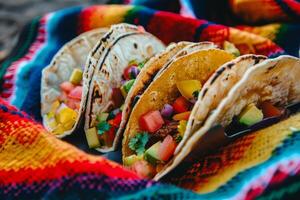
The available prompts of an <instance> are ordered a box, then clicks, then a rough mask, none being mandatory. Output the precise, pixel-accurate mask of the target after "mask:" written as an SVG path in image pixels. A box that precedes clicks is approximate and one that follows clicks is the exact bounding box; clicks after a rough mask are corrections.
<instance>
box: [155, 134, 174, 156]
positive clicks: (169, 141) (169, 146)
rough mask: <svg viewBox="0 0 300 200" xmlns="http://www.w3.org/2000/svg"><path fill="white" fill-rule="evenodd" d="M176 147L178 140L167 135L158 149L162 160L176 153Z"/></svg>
mask: <svg viewBox="0 0 300 200" xmlns="http://www.w3.org/2000/svg"><path fill="white" fill-rule="evenodd" d="M175 149H176V142H175V141H174V139H173V138H172V136H170V135H168V136H167V137H165V139H164V141H163V142H162V143H161V145H160V147H159V149H158V155H159V157H160V160H162V161H168V160H169V159H170V158H171V156H172V155H173V154H174V151H175Z"/></svg>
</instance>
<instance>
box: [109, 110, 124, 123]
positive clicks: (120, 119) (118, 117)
mask: <svg viewBox="0 0 300 200" xmlns="http://www.w3.org/2000/svg"><path fill="white" fill-rule="evenodd" d="M121 121H122V112H119V113H118V114H117V115H116V116H115V117H114V118H113V119H111V120H109V121H108V123H109V124H110V125H112V126H114V127H119V126H120V124H121Z"/></svg>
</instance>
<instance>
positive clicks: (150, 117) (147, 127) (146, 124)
mask: <svg viewBox="0 0 300 200" xmlns="http://www.w3.org/2000/svg"><path fill="white" fill-rule="evenodd" d="M163 124H164V119H163V118H162V116H161V114H160V112H159V111H158V110H154V111H150V112H147V113H146V114H144V115H142V116H141V117H140V120H139V125H140V128H141V129H142V130H143V131H148V132H150V133H154V132H155V131H157V130H158V129H160V128H161V127H162V125H163Z"/></svg>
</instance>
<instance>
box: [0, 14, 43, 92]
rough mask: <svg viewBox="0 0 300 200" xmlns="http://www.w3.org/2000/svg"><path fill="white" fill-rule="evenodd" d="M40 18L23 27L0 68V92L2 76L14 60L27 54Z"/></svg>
mask: <svg viewBox="0 0 300 200" xmlns="http://www.w3.org/2000/svg"><path fill="white" fill-rule="evenodd" d="M40 19H41V17H36V18H34V19H33V20H32V21H31V22H30V23H29V24H28V25H27V26H25V27H24V29H23V31H22V33H21V35H20V36H19V39H18V42H17V44H16V45H15V47H14V49H13V50H12V52H11V54H10V55H9V57H8V58H7V59H6V60H5V61H4V62H3V63H2V65H1V66H0V91H1V90H2V83H3V76H4V74H5V73H6V70H7V68H8V67H9V66H10V65H11V64H12V63H13V62H15V61H16V60H18V59H20V58H22V57H23V56H24V55H25V54H26V53H27V52H28V49H29V48H30V46H31V45H32V43H33V42H34V41H35V39H36V37H37V30H38V27H39V22H40Z"/></svg>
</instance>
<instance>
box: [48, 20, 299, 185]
mask: <svg viewBox="0 0 300 200" xmlns="http://www.w3.org/2000/svg"><path fill="white" fill-rule="evenodd" d="M92 35H94V36H97V40H92V39H91V38H93V37H92ZM82 41H85V42H83V43H80V42H82ZM87 41H90V42H87ZM91 41H93V42H91ZM77 43H78V44H79V45H78V48H73V49H74V50H73V51H74V52H73V51H70V48H69V47H70V46H74V45H75V44H77ZM298 71H299V59H297V58H294V57H289V56H283V57H279V58H276V59H267V58H266V57H265V56H261V55H253V54H249V55H242V56H239V52H238V50H237V49H236V48H235V47H234V46H233V45H232V44H230V43H228V42H224V44H223V46H222V48H221V47H219V46H217V45H215V44H213V43H211V42H200V43H191V42H179V43H173V44H170V45H169V46H168V47H166V48H165V46H164V44H163V43H162V42H161V41H160V40H158V39H157V38H156V37H154V36H153V35H151V34H150V33H147V32H146V31H145V30H144V29H143V28H141V27H136V26H133V25H128V24H118V25H114V26H112V27H110V28H109V29H108V28H107V29H99V30H95V31H92V32H90V33H85V34H83V35H80V36H79V37H78V38H77V39H75V40H74V41H71V42H70V43H69V44H67V45H66V46H65V47H64V48H63V49H62V50H61V51H60V52H59V53H58V55H57V56H55V57H54V59H53V61H52V62H51V64H50V65H49V66H48V67H47V68H45V69H44V71H43V78H42V80H43V81H42V114H43V119H44V125H45V126H46V127H47V128H48V130H50V131H52V132H53V133H54V134H56V135H57V136H59V137H63V136H66V135H68V134H71V133H73V132H74V130H76V129H80V123H79V122H80V120H81V119H83V122H84V132H85V134H86V138H87V143H88V145H89V147H90V148H95V149H97V150H98V151H100V152H103V153H105V152H110V151H114V150H116V149H117V147H118V144H119V141H120V140H121V139H122V136H123V141H122V158H123V164H124V165H125V166H127V167H128V168H129V169H131V170H133V171H135V172H137V173H138V174H139V175H141V176H143V177H148V178H154V179H155V180H158V179H160V178H162V177H163V176H165V175H166V174H167V173H169V172H170V171H172V170H174V169H175V168H176V167H177V166H178V165H182V164H184V163H186V162H187V160H188V159H189V157H191V155H195V152H197V151H198V153H199V151H209V150H210V149H213V148H217V146H218V145H223V144H224V141H225V140H228V139H229V140H230V138H234V137H236V136H240V135H243V134H247V133H251V132H253V131H257V130H258V129H261V128H265V127H267V126H270V125H272V124H274V123H278V122H280V121H281V120H283V119H285V118H286V117H289V116H290V114H291V113H295V112H296V111H295V109H296V108H295V106H294V105H292V104H293V103H295V102H298V101H299V95H298V93H300V92H299V89H298V84H297V78H296V77H297V76H296V75H297V74H298V73H299V72H298ZM296 107H297V105H296ZM287 110H288V111H287ZM216 127H218V128H216ZM214 131H215V132H217V133H212V132H214ZM212 135H214V136H212ZM211 138H213V139H211ZM212 141H213V142H212ZM199 149H200V150H199ZM175 171H176V169H175Z"/></svg>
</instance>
